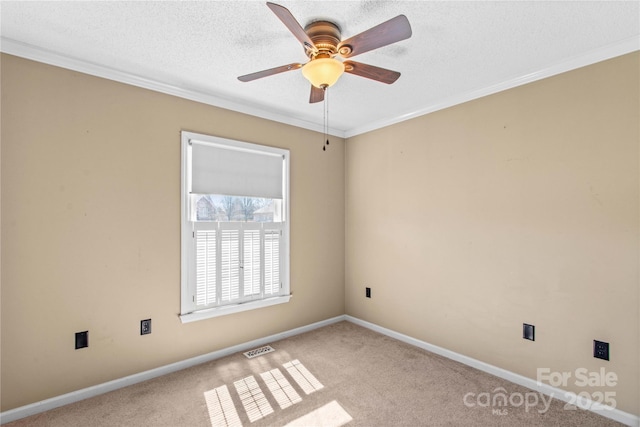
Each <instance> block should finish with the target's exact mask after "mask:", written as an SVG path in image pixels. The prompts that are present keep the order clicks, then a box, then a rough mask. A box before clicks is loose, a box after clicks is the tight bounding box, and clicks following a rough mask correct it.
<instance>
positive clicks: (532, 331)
mask: <svg viewBox="0 0 640 427" xmlns="http://www.w3.org/2000/svg"><path fill="white" fill-rule="evenodd" d="M522 338H524V339H525V340H530V341H535V340H536V327H535V326H534V325H529V324H528V323H523V324H522Z"/></svg>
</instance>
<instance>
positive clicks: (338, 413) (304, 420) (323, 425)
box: [285, 400, 353, 427]
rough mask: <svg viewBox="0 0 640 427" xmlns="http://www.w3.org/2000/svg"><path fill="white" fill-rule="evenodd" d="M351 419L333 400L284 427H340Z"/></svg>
mask: <svg viewBox="0 0 640 427" xmlns="http://www.w3.org/2000/svg"><path fill="white" fill-rule="evenodd" d="M351 420H353V418H352V417H351V415H349V413H348V412H347V411H345V410H344V408H343V407H342V406H340V404H339V403H338V402H336V401H335V400H334V401H332V402H329V403H327V404H326V405H324V406H322V407H320V408H318V409H316V410H314V411H311V412H309V413H308V414H306V415H303V416H301V417H300V418H298V419H296V420H293V421H291V422H290V423H289V424H287V425H286V426H285V427H308V426H314V427H340V426H343V425H345V424H347V423H348V422H349V421H351Z"/></svg>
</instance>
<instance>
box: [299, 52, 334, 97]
mask: <svg viewBox="0 0 640 427" xmlns="http://www.w3.org/2000/svg"><path fill="white" fill-rule="evenodd" d="M342 73H344V64H343V63H342V61H338V60H337V59H335V58H316V59H314V60H312V61H309V62H307V63H306V64H305V65H304V66H303V67H302V75H303V76H304V77H305V78H306V79H307V80H309V82H311V84H312V85H314V86H315V87H317V88H319V89H324V88H327V87H329V86H332V85H333V84H335V82H337V81H338V79H339V78H340V76H341V75H342Z"/></svg>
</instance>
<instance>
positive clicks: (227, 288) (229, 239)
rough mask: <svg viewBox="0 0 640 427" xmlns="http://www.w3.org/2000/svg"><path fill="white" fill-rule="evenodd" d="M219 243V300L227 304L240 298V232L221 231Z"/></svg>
mask: <svg viewBox="0 0 640 427" xmlns="http://www.w3.org/2000/svg"><path fill="white" fill-rule="evenodd" d="M220 243H221V250H220V252H221V253H220V255H221V263H220V272H221V276H222V277H221V279H220V289H221V292H222V295H221V300H222V302H228V301H233V300H235V299H238V297H239V296H240V231H239V230H221V232H220Z"/></svg>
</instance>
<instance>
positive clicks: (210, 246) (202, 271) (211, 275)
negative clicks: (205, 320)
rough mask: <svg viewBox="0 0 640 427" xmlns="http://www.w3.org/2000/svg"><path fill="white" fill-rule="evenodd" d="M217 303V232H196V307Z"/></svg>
mask: <svg viewBox="0 0 640 427" xmlns="http://www.w3.org/2000/svg"><path fill="white" fill-rule="evenodd" d="M215 302H216V232H215V230H198V231H197V232H196V305H197V306H206V305H209V304H213V303H215Z"/></svg>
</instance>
